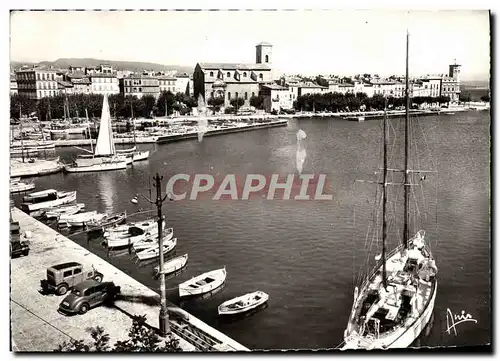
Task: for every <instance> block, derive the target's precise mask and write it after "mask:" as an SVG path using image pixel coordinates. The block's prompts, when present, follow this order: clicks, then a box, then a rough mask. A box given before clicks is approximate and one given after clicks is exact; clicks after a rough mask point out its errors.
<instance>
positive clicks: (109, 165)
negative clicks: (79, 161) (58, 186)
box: [64, 161, 127, 173]
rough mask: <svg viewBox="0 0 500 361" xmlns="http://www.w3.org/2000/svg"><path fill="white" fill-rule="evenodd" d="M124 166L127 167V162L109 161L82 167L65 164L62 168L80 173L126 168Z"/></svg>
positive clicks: (69, 171)
mask: <svg viewBox="0 0 500 361" xmlns="http://www.w3.org/2000/svg"><path fill="white" fill-rule="evenodd" d="M126 168H127V162H124V161H119V162H113V161H110V162H106V163H100V164H94V165H89V166H83V167H72V166H65V167H64V170H65V171H66V172H68V173H81V172H101V171H106V170H118V169H126Z"/></svg>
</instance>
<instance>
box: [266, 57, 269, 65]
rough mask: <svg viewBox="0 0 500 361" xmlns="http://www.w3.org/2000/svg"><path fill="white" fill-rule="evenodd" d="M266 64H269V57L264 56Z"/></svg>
mask: <svg viewBox="0 0 500 361" xmlns="http://www.w3.org/2000/svg"><path fill="white" fill-rule="evenodd" d="M266 63H269V55H266Z"/></svg>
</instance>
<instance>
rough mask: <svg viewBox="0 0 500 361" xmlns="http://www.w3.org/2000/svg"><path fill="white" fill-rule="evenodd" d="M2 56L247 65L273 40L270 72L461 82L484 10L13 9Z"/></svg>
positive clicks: (469, 70) (481, 41) (477, 68)
mask: <svg viewBox="0 0 500 361" xmlns="http://www.w3.org/2000/svg"><path fill="white" fill-rule="evenodd" d="M10 20H11V23H10V36H11V37H10V40H11V43H10V55H11V60H14V61H25V62H38V61H43V60H49V61H53V60H56V59H58V58H97V59H104V60H125V61H145V62H153V63H160V64H169V65H187V66H193V68H194V66H195V65H196V63H198V62H236V63H253V62H255V45H256V44H257V43H259V42H261V41H266V42H269V43H271V44H272V45H273V55H272V66H273V69H275V71H276V72H278V73H287V74H296V73H301V74H307V75H316V74H339V75H353V74H358V73H376V74H380V75H382V76H384V75H391V74H401V75H403V74H404V73H405V51H406V50H405V48H406V29H408V30H409V32H410V51H409V54H410V57H409V59H410V76H412V75H424V74H442V73H447V72H448V65H449V64H452V63H454V59H456V62H457V63H458V64H461V65H462V70H461V74H462V79H463V80H485V79H488V78H489V69H490V24H489V13H488V12H487V11H481V10H442V11H437V10H433V11H422V10H415V11H411V12H407V11H403V10H385V11H384V10H311V11H304V10H298V11H189V12H187V11H162V12H160V11H154V12H152V11H142V12H138V11H127V12H125V11H115V12H109V11H104V12H92V11H78V12H76V11H73V12H59V11H55V12H13V13H12V14H11V19H10Z"/></svg>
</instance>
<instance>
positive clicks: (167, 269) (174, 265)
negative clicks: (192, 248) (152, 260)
mask: <svg viewBox="0 0 500 361" xmlns="http://www.w3.org/2000/svg"><path fill="white" fill-rule="evenodd" d="M187 262H188V255H187V253H186V254H185V255H184V256H180V257H176V258H173V259H171V260H170V261H167V262H165V264H164V265H163V272H162V273H164V274H170V273H174V272H176V271H178V270H181V269H183V268H184V267H186V264H187ZM155 271H156V273H160V267H159V266H156V267H155Z"/></svg>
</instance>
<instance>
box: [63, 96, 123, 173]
mask: <svg viewBox="0 0 500 361" xmlns="http://www.w3.org/2000/svg"><path fill="white" fill-rule="evenodd" d="M90 146H91V151H90V152H89V153H91V154H80V155H79V156H78V157H77V158H76V159H75V160H74V164H73V165H71V166H65V167H64V169H65V170H66V172H70V173H77V172H96V171H107V170H118V169H126V168H127V162H128V160H127V158H126V157H125V156H121V155H117V154H116V150H115V142H114V140H113V131H112V129H111V115H110V113H109V103H108V96H107V95H104V100H103V103H102V113H101V124H100V126H99V135H98V136H97V143H96V147H95V150H94V149H93V145H92V139H91V140H90ZM83 150H85V151H87V152H88V150H86V149H83Z"/></svg>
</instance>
